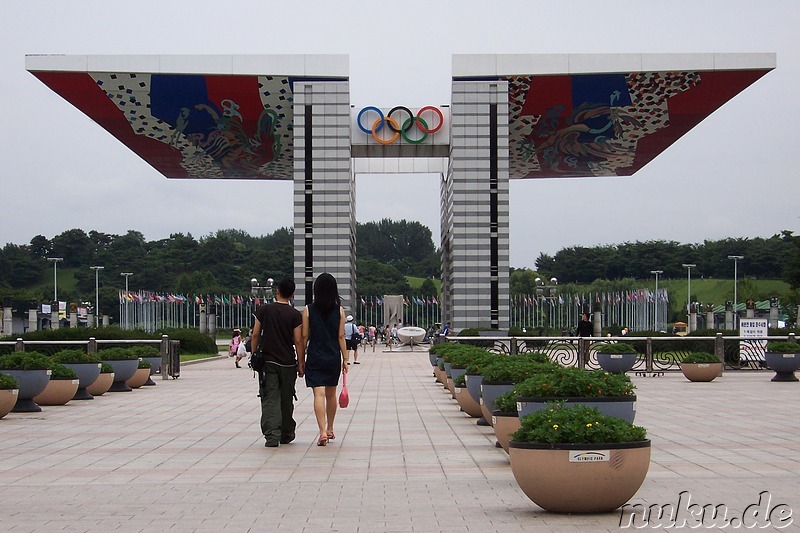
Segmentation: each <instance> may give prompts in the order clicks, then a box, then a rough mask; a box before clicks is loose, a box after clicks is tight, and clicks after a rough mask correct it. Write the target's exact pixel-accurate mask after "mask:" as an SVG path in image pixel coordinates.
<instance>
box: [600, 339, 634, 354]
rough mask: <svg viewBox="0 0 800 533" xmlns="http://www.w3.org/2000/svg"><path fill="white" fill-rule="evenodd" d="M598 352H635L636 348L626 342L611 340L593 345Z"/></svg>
mask: <svg viewBox="0 0 800 533" xmlns="http://www.w3.org/2000/svg"><path fill="white" fill-rule="evenodd" d="M595 350H596V351H597V352H599V353H636V348H634V347H633V346H632V345H630V344H628V343H627V342H613V343H606V344H601V345H599V346H597V347H595Z"/></svg>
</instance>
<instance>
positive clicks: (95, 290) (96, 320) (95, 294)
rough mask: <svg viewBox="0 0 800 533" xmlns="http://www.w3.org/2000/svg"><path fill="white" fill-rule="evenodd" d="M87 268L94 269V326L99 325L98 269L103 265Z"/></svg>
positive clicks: (101, 268)
mask: <svg viewBox="0 0 800 533" xmlns="http://www.w3.org/2000/svg"><path fill="white" fill-rule="evenodd" d="M89 268H90V269H91V270H94V297H95V305H94V324H95V327H99V326H100V271H101V270H103V267H101V266H92V267H89Z"/></svg>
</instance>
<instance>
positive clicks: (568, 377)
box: [516, 365, 636, 398]
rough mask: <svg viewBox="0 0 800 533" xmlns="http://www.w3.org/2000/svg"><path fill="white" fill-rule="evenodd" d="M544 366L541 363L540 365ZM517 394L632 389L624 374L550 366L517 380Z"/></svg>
mask: <svg viewBox="0 0 800 533" xmlns="http://www.w3.org/2000/svg"><path fill="white" fill-rule="evenodd" d="M543 366H544V365H543ZM516 389H517V396H520V397H529V398H582V397H586V398H596V397H617V396H629V395H633V393H634V390H635V389H636V387H635V385H633V383H631V378H629V377H628V376H627V375H625V374H610V373H608V372H604V371H602V370H594V371H586V370H581V369H580V368H575V367H561V366H554V367H550V368H549V369H548V370H546V371H541V372H536V373H534V374H533V375H532V376H531V377H530V378H528V379H526V380H525V381H522V382H521V383H518V384H517V387H516Z"/></svg>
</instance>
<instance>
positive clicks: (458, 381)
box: [453, 374, 467, 387]
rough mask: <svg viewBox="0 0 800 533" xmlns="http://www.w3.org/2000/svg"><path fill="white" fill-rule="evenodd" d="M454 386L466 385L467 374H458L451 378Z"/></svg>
mask: <svg viewBox="0 0 800 533" xmlns="http://www.w3.org/2000/svg"><path fill="white" fill-rule="evenodd" d="M453 386H454V387H466V386H467V376H466V374H459V375H458V376H456V378H455V379H454V380H453Z"/></svg>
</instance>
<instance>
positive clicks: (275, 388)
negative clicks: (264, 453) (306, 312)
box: [252, 279, 305, 448]
mask: <svg viewBox="0 0 800 533" xmlns="http://www.w3.org/2000/svg"><path fill="white" fill-rule="evenodd" d="M294 289H295V284H294V281H292V280H290V279H285V280H283V281H281V282H280V283H278V286H277V291H276V295H275V300H276V301H275V302H273V303H269V304H264V305H262V306H261V307H259V308H258V310H257V311H256V322H255V325H254V326H253V337H252V338H253V346H254V349H253V352H254V353H255V352H256V351H260V352H261V353H262V354H263V355H264V369H263V370H262V371H261V372H259V375H258V395H259V396H260V397H261V432H262V433H263V434H264V439H265V443H264V446H266V447H268V448H275V447H278V446H279V445H281V444H288V443H290V442H292V441H293V440H294V438H295V427H296V426H297V423H296V422H295V421H294V418H293V415H294V398H295V388H294V387H295V381H296V380H297V378H298V377H303V373H304V368H305V346H304V345H303V328H302V326H303V316H302V314H301V313H300V311H298V310H296V309H295V308H293V307H292V305H291V303H290V302H289V300H291V298H292V297H293V296H294ZM295 351H296V352H297V353H296V355H295Z"/></svg>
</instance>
